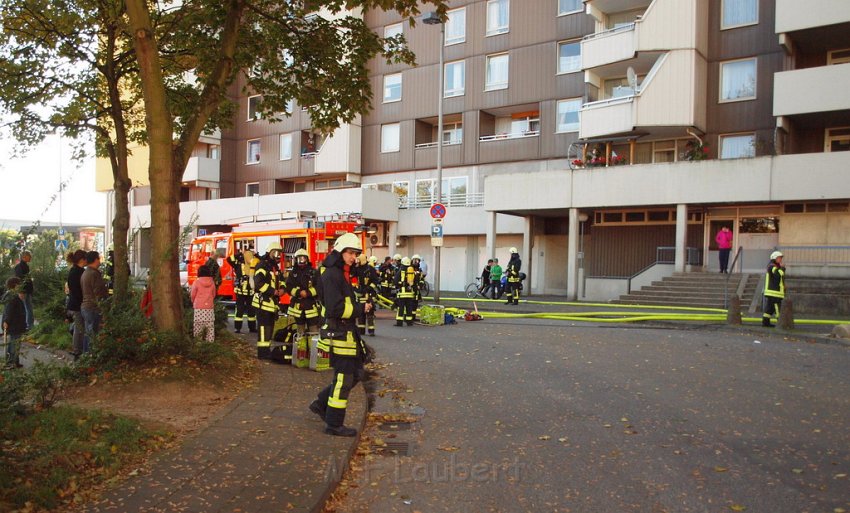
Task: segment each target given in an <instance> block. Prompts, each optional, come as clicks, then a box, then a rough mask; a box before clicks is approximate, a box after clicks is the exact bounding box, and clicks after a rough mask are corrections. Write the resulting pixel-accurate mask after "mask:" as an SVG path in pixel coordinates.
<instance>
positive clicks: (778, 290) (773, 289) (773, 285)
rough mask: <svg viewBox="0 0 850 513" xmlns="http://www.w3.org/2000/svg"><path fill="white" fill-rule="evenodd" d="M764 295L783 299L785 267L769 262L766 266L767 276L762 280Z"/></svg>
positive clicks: (773, 261) (772, 261)
mask: <svg viewBox="0 0 850 513" xmlns="http://www.w3.org/2000/svg"><path fill="white" fill-rule="evenodd" d="M764 295H765V296H770V297H778V298H780V299H782V298H784V297H785V267H783V266H781V265H778V264H777V263H776V261H775V260H771V261H770V264H769V265H768V266H767V274H766V275H765V279H764Z"/></svg>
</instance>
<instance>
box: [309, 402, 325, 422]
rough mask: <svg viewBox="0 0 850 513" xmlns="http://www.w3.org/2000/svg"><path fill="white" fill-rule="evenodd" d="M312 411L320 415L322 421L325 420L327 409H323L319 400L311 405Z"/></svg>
mask: <svg viewBox="0 0 850 513" xmlns="http://www.w3.org/2000/svg"><path fill="white" fill-rule="evenodd" d="M310 411H311V412H313V413H315V414H316V415H318V416H319V418H320V419H322V420H325V409H324V408H322V406H321V405H320V404H319V401H318V400H316V401H313V402H312V403H310Z"/></svg>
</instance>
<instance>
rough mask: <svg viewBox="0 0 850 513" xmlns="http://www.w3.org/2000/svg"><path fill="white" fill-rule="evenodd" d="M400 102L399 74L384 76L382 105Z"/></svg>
mask: <svg viewBox="0 0 850 513" xmlns="http://www.w3.org/2000/svg"><path fill="white" fill-rule="evenodd" d="M399 100H401V73H396V74H394V75H384V103H387V102H397V101H399Z"/></svg>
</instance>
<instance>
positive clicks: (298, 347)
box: [292, 332, 310, 369]
mask: <svg viewBox="0 0 850 513" xmlns="http://www.w3.org/2000/svg"><path fill="white" fill-rule="evenodd" d="M308 338H309V337H308V336H307V335H301V334H300V333H297V332H296V333H295V336H294V337H293V339H292V365H294V366H296V367H298V368H299V369H306V368H308V367H309V366H310V350H309V347H308V346H309V344H308V343H307V339H308Z"/></svg>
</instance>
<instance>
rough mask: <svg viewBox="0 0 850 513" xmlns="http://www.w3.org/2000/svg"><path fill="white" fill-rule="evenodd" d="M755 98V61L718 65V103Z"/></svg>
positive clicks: (748, 60)
mask: <svg viewBox="0 0 850 513" xmlns="http://www.w3.org/2000/svg"><path fill="white" fill-rule="evenodd" d="M755 97H756V59H754V58H753V59H746V60H742V61H732V62H723V63H721V64H720V101H721V102H727V101H737V100H751V99H755Z"/></svg>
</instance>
